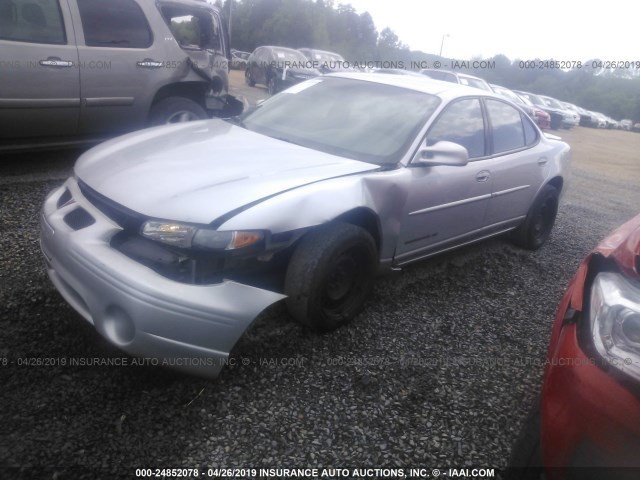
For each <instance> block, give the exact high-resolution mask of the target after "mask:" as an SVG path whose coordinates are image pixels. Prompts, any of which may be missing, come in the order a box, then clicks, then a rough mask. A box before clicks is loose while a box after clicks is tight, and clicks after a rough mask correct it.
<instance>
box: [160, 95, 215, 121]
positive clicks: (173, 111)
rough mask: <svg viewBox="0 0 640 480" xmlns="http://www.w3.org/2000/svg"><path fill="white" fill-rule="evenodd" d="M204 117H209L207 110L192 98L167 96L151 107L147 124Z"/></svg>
mask: <svg viewBox="0 0 640 480" xmlns="http://www.w3.org/2000/svg"><path fill="white" fill-rule="evenodd" d="M205 118H209V116H208V115H207V112H206V111H205V110H204V108H202V107H201V106H200V105H198V104H197V103H196V102H194V101H193V100H189V99H188V98H184V97H168V98H165V99H164V100H160V101H159V102H158V103H156V104H155V105H154V106H153V107H151V112H150V113H149V125H151V126H155V125H165V124H169V123H182V122H190V121H192V120H202V119H205Z"/></svg>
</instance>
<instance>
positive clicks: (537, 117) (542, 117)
mask: <svg viewBox="0 0 640 480" xmlns="http://www.w3.org/2000/svg"><path fill="white" fill-rule="evenodd" d="M489 86H490V87H491V89H492V90H493V91H494V93H497V94H498V95H501V96H503V97H505V98H508V99H509V100H511V101H512V102H513V103H515V104H517V105H518V106H520V108H522V109H523V110H524V111H525V112H527V114H528V115H529V116H530V117H531V118H532V119H533V120H534V121H535V122H536V123H537V124H538V126H539V127H540V128H544V129H546V128H549V127H551V116H550V115H549V114H548V113H547V112H545V111H544V110H542V109H540V108H538V107H536V106H535V105H533V104H532V103H531V102H530V101H529V100H527V99H525V98H522V97H521V96H519V95H518V94H517V93H515V92H513V91H511V90H509V89H508V88H506V87H501V86H500V85H494V84H489Z"/></svg>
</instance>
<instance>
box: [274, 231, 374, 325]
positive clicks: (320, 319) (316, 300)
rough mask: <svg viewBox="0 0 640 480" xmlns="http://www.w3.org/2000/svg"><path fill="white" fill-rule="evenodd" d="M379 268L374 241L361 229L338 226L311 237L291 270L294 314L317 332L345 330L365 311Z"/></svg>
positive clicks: (287, 288)
mask: <svg viewBox="0 0 640 480" xmlns="http://www.w3.org/2000/svg"><path fill="white" fill-rule="evenodd" d="M377 263H378V253H377V249H376V244H375V241H374V240H373V238H372V237H371V235H370V234H369V232H367V231H366V230H364V229H362V228H360V227H357V226H355V225H351V224H348V223H338V222H336V223H331V224H328V225H325V226H322V227H320V228H318V229H317V230H314V231H311V232H309V233H308V234H307V235H305V237H304V238H302V240H301V241H300V244H299V245H298V246H297V248H296V250H295V251H294V253H293V255H292V257H291V260H290V261H289V266H288V268H287V274H286V278H285V291H284V293H285V294H286V295H287V300H286V303H287V307H288V308H289V312H290V313H291V315H292V316H293V317H294V318H296V319H297V320H298V321H299V322H301V323H303V324H304V325H307V326H308V327H311V328H313V329H315V330H320V331H331V330H335V329H336V328H338V327H340V326H341V325H344V324H345V323H347V322H349V321H350V320H352V319H353V317H355V316H356V315H357V314H358V312H360V310H361V309H362V307H363V305H364V302H365V300H366V298H367V296H368V295H369V293H370V291H371V288H372V287H373V282H374V277H375V272H376V267H377Z"/></svg>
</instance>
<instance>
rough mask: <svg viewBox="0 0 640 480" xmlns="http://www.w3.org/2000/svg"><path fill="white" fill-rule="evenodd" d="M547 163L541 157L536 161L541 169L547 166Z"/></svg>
mask: <svg viewBox="0 0 640 480" xmlns="http://www.w3.org/2000/svg"><path fill="white" fill-rule="evenodd" d="M548 161H549V160H548V159H547V158H544V157H543V158H541V159H540V160H538V165H540V166H541V167H544V166H545V165H546V164H547V162H548Z"/></svg>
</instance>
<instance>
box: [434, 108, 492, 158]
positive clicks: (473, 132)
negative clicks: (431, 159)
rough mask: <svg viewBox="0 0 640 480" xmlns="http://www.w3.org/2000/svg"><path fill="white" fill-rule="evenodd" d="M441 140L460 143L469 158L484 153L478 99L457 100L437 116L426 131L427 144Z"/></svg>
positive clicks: (482, 123)
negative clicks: (427, 131)
mask: <svg viewBox="0 0 640 480" xmlns="http://www.w3.org/2000/svg"><path fill="white" fill-rule="evenodd" d="M442 140H445V141H448V142H453V143H457V144H458V145H462V146H463V147H464V148H466V149H467V152H469V158H477V157H483V156H484V155H485V145H484V120H483V119H482V108H481V107H480V101H479V100H478V99H468V100H459V101H457V102H455V103H453V104H451V105H449V106H448V107H447V109H446V110H445V111H444V113H443V114H442V115H440V117H438V119H437V120H436V122H435V124H434V125H433V126H432V127H431V129H430V130H429V133H427V146H429V147H430V146H432V145H435V144H436V143H437V142H439V141H442Z"/></svg>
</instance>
